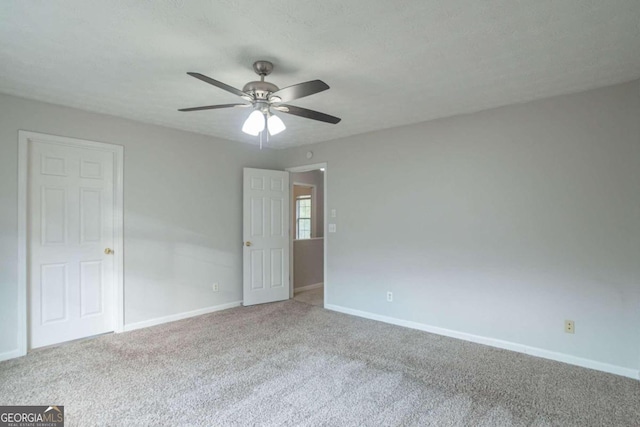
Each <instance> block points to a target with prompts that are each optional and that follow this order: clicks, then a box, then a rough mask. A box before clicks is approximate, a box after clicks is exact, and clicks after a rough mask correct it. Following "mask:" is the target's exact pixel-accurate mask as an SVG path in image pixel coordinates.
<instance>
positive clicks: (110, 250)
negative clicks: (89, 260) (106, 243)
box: [104, 248, 113, 255]
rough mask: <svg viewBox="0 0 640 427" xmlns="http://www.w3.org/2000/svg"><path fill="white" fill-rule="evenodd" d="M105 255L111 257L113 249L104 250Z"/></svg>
mask: <svg viewBox="0 0 640 427" xmlns="http://www.w3.org/2000/svg"><path fill="white" fill-rule="evenodd" d="M104 253H105V254H107V255H111V254H112V253H113V249H111V248H107V249H105V250H104Z"/></svg>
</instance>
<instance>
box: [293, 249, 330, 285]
mask: <svg viewBox="0 0 640 427" xmlns="http://www.w3.org/2000/svg"><path fill="white" fill-rule="evenodd" d="M323 276H324V239H323V238H316V239H305V240H294V242H293V279H294V282H293V287H294V288H301V287H304V286H309V285H316V284H318V283H322V282H323V281H324V278H323Z"/></svg>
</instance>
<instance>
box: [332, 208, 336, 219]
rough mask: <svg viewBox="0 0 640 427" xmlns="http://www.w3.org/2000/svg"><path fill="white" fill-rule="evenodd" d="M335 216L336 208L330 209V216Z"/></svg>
mask: <svg viewBox="0 0 640 427" xmlns="http://www.w3.org/2000/svg"><path fill="white" fill-rule="evenodd" d="M335 217H336V210H335V209H331V218H335Z"/></svg>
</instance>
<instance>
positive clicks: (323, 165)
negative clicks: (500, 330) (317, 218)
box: [285, 162, 329, 307]
mask: <svg viewBox="0 0 640 427" xmlns="http://www.w3.org/2000/svg"><path fill="white" fill-rule="evenodd" d="M320 168H323V169H324V173H323V175H324V176H323V187H324V188H323V192H324V195H323V202H324V203H323V204H324V207H323V209H324V211H323V216H322V217H323V218H324V224H323V228H324V229H323V233H322V236H323V238H324V253H323V255H322V256H323V257H324V262H323V271H322V275H323V281H324V301H323V302H324V306H325V307H326V306H327V289H328V286H329V278H328V276H327V264H328V263H327V253H328V250H327V248H328V246H329V239H328V237H329V236H328V234H327V233H328V231H329V221H328V220H327V218H328V216H327V212H328V211H329V208H328V206H327V199H328V197H327V194H329V191H328V189H327V174H328V173H329V167H328V164H327V162H324V163H314V164H312V165H302V166H292V167H290V168H286V169H285V171H287V172H289V173H296V172H309V171H313V170H317V169H320ZM289 187H290V188H289V191H290V194H291V197H293V183H292V180H289ZM289 209H291V207H289ZM289 229H291V225H289ZM294 237H295V235H291V236H290V238H289V253H290V254H291V255H290V258H289V260H290V262H289V298H293V295H294V292H293V263H294V262H295V260H294V259H293V256H294V255H293V238H294Z"/></svg>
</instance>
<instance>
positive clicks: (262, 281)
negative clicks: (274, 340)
mask: <svg viewBox="0 0 640 427" xmlns="http://www.w3.org/2000/svg"><path fill="white" fill-rule="evenodd" d="M243 206H244V215H243V236H244V237H243V239H244V249H243V302H242V304H243V305H254V304H262V303H265V302H274V301H282V300H286V299H288V298H289V173H288V172H282V171H273V170H263V169H251V168H245V169H244V192H243Z"/></svg>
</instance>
